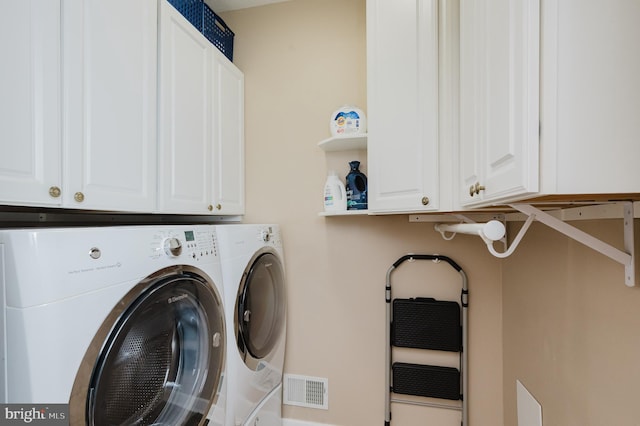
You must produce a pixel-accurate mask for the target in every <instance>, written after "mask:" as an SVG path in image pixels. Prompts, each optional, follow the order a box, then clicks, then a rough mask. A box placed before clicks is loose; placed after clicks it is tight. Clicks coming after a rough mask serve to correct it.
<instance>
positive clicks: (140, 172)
mask: <svg viewBox="0 0 640 426" xmlns="http://www.w3.org/2000/svg"><path fill="white" fill-rule="evenodd" d="M63 4H64V7H63V15H62V19H63V22H64V26H63V32H62V40H63V52H64V55H63V58H64V62H63V85H62V87H63V108H64V110H63V117H64V133H63V134H64V150H63V151H64V167H63V170H64V175H63V182H64V185H63V191H62V198H63V204H64V205H65V206H67V207H72V208H83V209H96V210H120V211H138V212H144V211H147V212H151V211H153V210H155V207H156V145H157V142H156V141H157V130H156V129H157V100H156V92H157V77H156V76H157V53H156V52H157V1H156V0H136V1H135V2H131V1H129V0H65V1H64V3H63Z"/></svg>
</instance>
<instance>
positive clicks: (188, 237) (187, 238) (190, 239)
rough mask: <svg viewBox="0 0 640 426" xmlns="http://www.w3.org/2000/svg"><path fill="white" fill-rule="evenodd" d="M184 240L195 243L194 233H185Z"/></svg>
mask: <svg viewBox="0 0 640 426" xmlns="http://www.w3.org/2000/svg"><path fill="white" fill-rule="evenodd" d="M184 239H185V240H187V241H194V240H195V237H194V236H193V231H184Z"/></svg>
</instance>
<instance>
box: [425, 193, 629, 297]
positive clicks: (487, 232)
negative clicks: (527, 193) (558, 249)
mask: <svg viewBox="0 0 640 426" xmlns="http://www.w3.org/2000/svg"><path fill="white" fill-rule="evenodd" d="M616 204H622V207H623V224H624V250H620V249H618V248H616V247H613V246H612V245H610V244H608V243H605V242H604V241H602V240H599V239H598V238H595V237H593V236H592V235H589V234H587V233H586V232H584V231H582V230H580V229H578V228H576V227H575V226H572V225H569V224H568V223H566V222H564V221H563V220H561V219H558V218H556V217H555V216H552V215H550V214H549V213H546V212H544V211H542V210H540V209H538V208H536V207H534V206H532V205H531V204H509V207H511V208H513V209H515V210H517V211H519V212H520V213H523V214H524V215H526V216H527V219H526V221H525V222H524V224H523V225H522V227H521V228H520V231H518V234H517V235H516V237H515V238H514V239H513V242H512V243H511V245H510V246H509V247H508V248H507V247H506V245H505V250H504V251H503V252H498V251H497V250H496V249H495V248H494V247H493V242H494V241H497V240H499V239H501V238H502V236H500V235H499V234H500V227H499V226H498V225H496V223H497V224H499V225H502V223H500V222H499V221H496V220H491V221H489V222H486V223H460V224H447V223H438V224H436V225H435V230H436V231H438V232H440V234H441V235H442V237H443V238H444V239H446V240H450V239H452V238H453V237H454V236H455V234H456V233H464V234H470V235H477V236H479V237H480V238H482V240H483V241H484V242H485V243H486V245H487V250H489V252H490V253H491V254H492V255H493V256H495V257H498V258H505V257H508V256H510V255H511V254H513V252H514V251H515V249H516V248H517V247H518V244H520V241H521V240H522V238H523V237H524V235H525V234H526V232H527V231H528V229H529V226H530V225H531V223H533V221H534V220H537V221H538V222H541V223H543V224H545V225H547V226H549V227H550V228H552V229H555V230H556V231H558V232H560V233H562V234H564V235H566V236H567V237H569V238H571V239H573V240H575V241H577V242H579V243H582V244H584V245H586V246H587V247H590V248H592V249H593V250H596V251H597V252H599V253H601V254H603V255H605V256H607V257H608V258H610V259H613V260H615V261H616V262H618V263H620V264H622V265H623V266H624V268H625V285H626V286H627V287H634V286H635V285H636V274H635V248H634V226H633V218H634V212H633V202H631V201H623V202H620V203H616ZM467 222H468V221H467ZM502 229H504V226H503V228H502ZM447 232H448V233H450V235H447V234H446V233H447ZM503 235H504V234H503Z"/></svg>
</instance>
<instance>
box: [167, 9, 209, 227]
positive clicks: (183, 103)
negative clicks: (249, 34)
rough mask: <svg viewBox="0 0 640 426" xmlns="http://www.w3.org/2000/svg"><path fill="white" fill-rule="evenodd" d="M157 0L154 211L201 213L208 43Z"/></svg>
mask: <svg viewBox="0 0 640 426" xmlns="http://www.w3.org/2000/svg"><path fill="white" fill-rule="evenodd" d="M160 3H161V19H160V85H159V87H160V134H159V136H160V138H159V141H160V148H159V149H160V152H159V154H160V163H159V164H160V170H159V179H160V191H159V194H158V196H159V210H160V212H162V213H192V214H205V213H209V212H210V211H212V210H213V205H212V203H213V200H212V183H211V177H212V175H211V145H212V133H211V117H212V112H211V96H212V94H211V92H212V89H211V79H212V66H211V64H212V62H211V56H210V55H211V49H213V46H212V45H211V44H210V43H209V41H208V40H207V39H206V38H205V37H204V36H203V35H202V34H200V32H198V31H197V30H196V29H195V28H194V27H193V26H192V25H191V24H190V23H189V22H188V21H187V20H186V19H185V18H184V17H183V16H182V15H180V13H178V11H177V10H175V9H174V8H173V7H172V6H171V5H169V4H168V3H167V2H166V1H161V2H160Z"/></svg>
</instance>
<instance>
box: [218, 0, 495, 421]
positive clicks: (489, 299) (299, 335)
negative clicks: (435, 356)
mask: <svg viewBox="0 0 640 426" xmlns="http://www.w3.org/2000/svg"><path fill="white" fill-rule="evenodd" d="M223 18H224V19H225V21H226V22H227V24H228V25H229V26H230V27H231V28H232V29H233V30H234V32H235V33H236V39H235V48H234V49H235V53H234V62H235V63H236V65H237V66H238V67H239V68H240V69H242V70H243V71H244V73H245V79H246V81H245V84H246V86H245V87H246V153H247V156H246V168H247V185H246V189H247V215H246V218H245V221H246V222H254V223H255V222H277V223H280V224H281V225H282V231H283V238H284V246H285V255H286V259H285V262H286V268H287V280H288V297H289V300H288V301H289V309H288V321H289V322H288V341H287V354H286V365H285V371H286V372H288V373H291V374H304V375H311V376H317V377H326V378H328V379H329V410H328V411H325V410H317V409H308V408H300V407H292V406H285V407H284V416H285V417H288V418H295V419H301V420H308V421H314V422H320V423H328V424H334V425H339V426H370V425H373V424H381V423H382V422H383V420H384V395H385V389H384V371H385V368H384V350H385V344H384V342H385V337H384V329H385V323H386V319H385V303H384V285H385V274H386V271H387V269H388V268H389V267H390V266H391V264H392V263H393V262H394V261H395V260H397V259H398V258H399V257H400V256H401V255H403V254H405V253H407V252H425V253H440V254H446V255H449V256H451V257H452V258H454V259H455V260H456V261H458V262H459V263H460V265H461V266H462V267H463V269H464V270H465V271H466V273H467V274H468V275H469V282H470V288H471V297H470V301H471V307H470V311H469V314H470V323H471V326H470V342H469V344H470V348H469V354H470V374H469V378H470V387H471V392H470V397H469V404H470V419H471V423H472V424H475V425H478V426H480V425H488V426H500V425H502V416H503V408H502V348H501V332H502V328H501V327H502V326H501V301H500V298H501V281H500V264H499V261H497V260H496V259H494V258H492V257H491V256H490V255H488V254H487V253H486V250H484V248H483V244H482V242H481V241H476V239H475V238H473V237H461V238H457V239H456V240H454V241H450V242H447V241H444V240H442V238H440V236H439V234H436V233H435V231H433V227H432V226H431V225H429V224H412V223H408V219H407V216H405V215H399V216H381V217H366V216H365V217H334V218H323V217H319V216H318V212H319V211H321V210H322V206H323V204H322V191H323V186H324V181H325V178H326V172H327V168H336V169H338V170H339V171H340V174H341V175H345V174H346V173H347V171H348V165H347V161H348V160H350V159H360V160H362V161H363V162H364V160H366V153H363V152H350V153H345V154H339V155H325V153H324V152H323V151H322V150H320V149H319V148H318V147H317V143H318V142H319V141H321V140H323V139H325V138H327V137H329V115H330V113H331V112H333V111H334V110H335V109H337V108H338V107H340V106H341V105H343V104H345V103H350V104H356V105H358V106H360V107H362V108H364V109H365V110H366V81H365V79H366V52H365V50H366V48H365V1H364V0H296V1H292V2H286V3H281V4H275V5H271V6H265V7H258V8H253V9H245V10H240V11H235V12H229V13H226V14H224V15H223ZM364 170H365V171H366V164H364ZM405 265H406V264H405ZM414 266H415V268H416V269H415V270H413V267H414ZM427 267H432V268H430V269H429V268H427ZM404 268H405V266H403V267H402V268H399V269H398V275H397V280H398V284H397V286H398V288H403V289H404V288H405V286H406V291H407V292H408V293H410V294H412V295H417V294H418V293H417V292H418V289H417V288H414V289H410V286H413V285H416V286H418V285H419V286H420V287H421V288H423V289H425V292H426V295H430V294H432V293H436V295H438V294H440V295H443V296H445V295H450V296H451V297H452V298H453V299H456V300H457V298H458V297H459V295H458V293H457V291H458V290H457V289H458V286H459V280H458V278H457V274H453V277H452V276H451V273H447V272H444V271H445V270H446V267H445V266H444V265H431V264H427V265H421V266H418V265H417V264H411V265H406V268H407V272H406V274H405V272H404ZM409 268H411V271H410V272H409ZM421 268H426V270H423V269H421ZM394 278H396V277H394ZM394 284H395V282H394ZM452 289H453V290H452ZM452 291H453V293H451V292H452ZM401 355H403V354H401ZM428 356H432V355H431V354H428ZM430 362H431V361H430ZM446 362H450V360H446ZM393 413H394V419H395V421H394V424H397V425H404V426H411V425H413V424H415V425H418V424H420V425H424V424H435V425H439V426H447V425H459V414H457V413H456V412H448V411H443V410H437V409H428V408H422V407H420V408H409V407H406V406H405V407H394V410H393ZM410 419H411V420H410Z"/></svg>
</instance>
